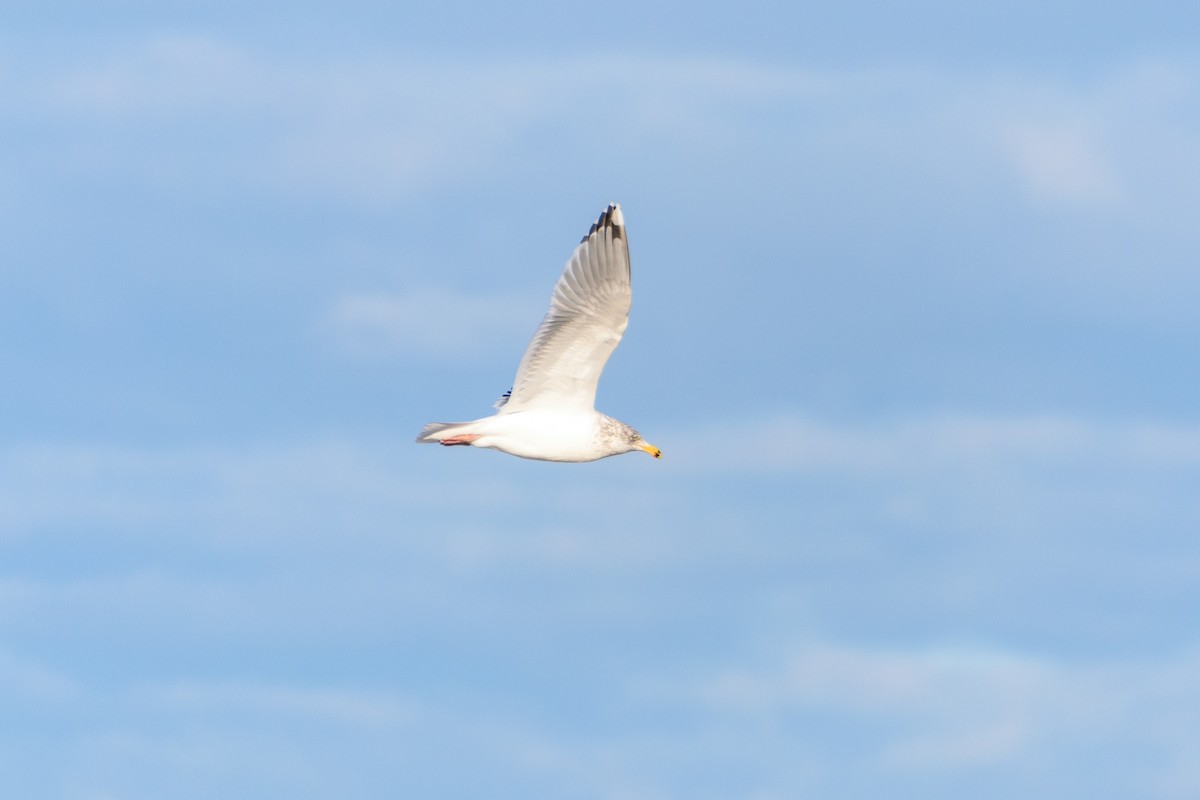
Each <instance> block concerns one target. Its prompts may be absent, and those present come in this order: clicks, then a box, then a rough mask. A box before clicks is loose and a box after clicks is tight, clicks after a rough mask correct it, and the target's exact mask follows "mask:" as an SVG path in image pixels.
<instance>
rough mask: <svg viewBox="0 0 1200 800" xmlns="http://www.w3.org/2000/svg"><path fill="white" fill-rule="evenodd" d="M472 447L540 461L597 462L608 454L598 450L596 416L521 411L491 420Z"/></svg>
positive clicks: (490, 418) (592, 414)
mask: <svg viewBox="0 0 1200 800" xmlns="http://www.w3.org/2000/svg"><path fill="white" fill-rule="evenodd" d="M488 423H489V424H488V425H487V426H486V430H485V431H483V433H482V435H481V436H480V437H479V438H478V439H476V440H475V441H474V442H472V444H474V445H475V446H476V447H487V448H491V449H493V450H499V451H501V452H503V453H508V454H509V455H514V456H519V457H521V458H532V459H538V460H541V461H594V460H595V459H597V458H602V457H603V456H605V455H608V453H606V452H602V451H601V450H600V449H599V448H598V447H597V441H596V415H595V412H593V413H591V414H560V413H543V412H535V411H522V412H518V413H515V414H500V415H497V416H494V417H489V418H488Z"/></svg>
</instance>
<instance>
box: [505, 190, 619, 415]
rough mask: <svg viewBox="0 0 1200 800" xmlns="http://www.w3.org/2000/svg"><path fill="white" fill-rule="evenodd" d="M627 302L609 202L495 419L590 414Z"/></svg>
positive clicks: (615, 214)
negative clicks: (536, 412) (519, 414)
mask: <svg viewBox="0 0 1200 800" xmlns="http://www.w3.org/2000/svg"><path fill="white" fill-rule="evenodd" d="M631 298H632V294H631V292H630V286H629V243H628V240H627V239H626V236H625V220H624V218H623V217H622V215H621V207H620V206H619V205H618V204H616V203H611V204H610V205H609V206H608V208H607V209H605V211H604V213H603V214H601V215H600V218H599V219H597V220H596V222H595V224H593V225H592V229H591V230H590V231H588V235H587V236H585V237H583V241H581V242H580V243H579V246H578V247H576V248H575V252H574V253H572V254H571V258H570V260H568V261H567V265H566V267H565V268H564V269H563V274H562V277H561V278H559V279H558V283H557V284H556V285H555V287H554V295H553V296H552V297H551V298H550V310H549V311H547V312H546V316H545V318H544V319H543V320H542V324H541V325H540V326H538V329H537V333H535V334H534V335H533V340H532V341H530V343H529V347H527V348H526V349H525V355H524V356H523V357H522V358H521V365H520V366H519V367H518V368H517V377H516V379H515V380H514V381H513V387H512V391H511V394H510V396H509V397H508V400H507V402H506V403H502V404H500V411H499V413H501V414H511V413H513V412H516V411H523V410H525V409H530V408H547V409H549V408H553V409H561V410H564V411H578V410H586V411H591V410H592V409H594V408H595V403H596V385H597V384H598V383H599V382H600V373H601V372H602V371H603V370H604V365H605V364H606V363H607V362H608V357H609V356H610V355H612V351H613V350H614V349H616V346H617V343H618V342H620V341H621V335H622V334H624V333H625V326H626V325H627V324H628V323H629V304H630V301H631ZM502 399H503V398H502Z"/></svg>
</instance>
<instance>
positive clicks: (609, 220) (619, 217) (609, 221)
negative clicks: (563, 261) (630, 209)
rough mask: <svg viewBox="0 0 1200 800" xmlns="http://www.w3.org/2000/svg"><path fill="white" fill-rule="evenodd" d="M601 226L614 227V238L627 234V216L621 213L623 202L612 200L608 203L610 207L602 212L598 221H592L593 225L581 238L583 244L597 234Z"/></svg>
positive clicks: (580, 241)
mask: <svg viewBox="0 0 1200 800" xmlns="http://www.w3.org/2000/svg"><path fill="white" fill-rule="evenodd" d="M601 228H612V231H613V238H614V239H621V238H623V237H624V236H625V216H624V215H623V214H622V213H621V204H620V203H617V202H612V203H609V204H608V208H606V209H604V211H603V212H601V214H600V216H599V217H597V218H596V221H595V222H593V223H592V227H591V228H589V229H588V232H587V235H586V236H584V237H583V238H582V239H580V240H579V243H580V244H583V243H584V242H586V241H587V240H588V239H590V238H592V236H594V235H595V233H596V231H598V230H600V229H601Z"/></svg>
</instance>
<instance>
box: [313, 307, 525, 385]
mask: <svg viewBox="0 0 1200 800" xmlns="http://www.w3.org/2000/svg"><path fill="white" fill-rule="evenodd" d="M546 298H547V302H548V298H549V295H547V296H546ZM541 305H542V303H541V302H537V303H535V302H534V301H533V300H532V295H530V296H518V295H513V294H490V295H482V294H479V295H470V294H462V293H456V292H451V291H448V290H445V289H424V290H417V291H413V292H409V293H406V294H383V293H378V292H376V293H370V292H361V293H355V294H348V295H345V296H343V297H341V298H339V299H338V300H336V301H335V302H334V304H333V307H332V308H331V309H330V310H329V311H328V313H327V314H326V317H325V325H326V328H327V330H329V331H330V333H331V334H332V335H333V336H334V337H335V339H336V340H337V342H338V343H339V344H340V345H341V346H342V347H343V348H345V349H346V350H347V351H349V352H350V353H352V354H354V355H358V356H385V355H391V354H394V353H400V354H403V355H405V356H415V357H417V358H420V359H426V360H442V359H447V358H453V359H455V360H470V357H472V356H474V357H479V356H480V355H483V354H490V353H493V352H495V350H496V344H497V342H521V341H524V338H527V337H529V336H532V335H533V331H534V329H535V328H536V326H537V320H538V319H540V314H539V313H538V312H537V311H535V310H534V309H535V308H540V307H541ZM543 310H544V309H543ZM523 337H524V338H523ZM520 347H521V346H520V345H517V348H516V349H514V350H513V352H512V368H513V370H514V372H515V370H516V367H517V362H518V361H519V359H520Z"/></svg>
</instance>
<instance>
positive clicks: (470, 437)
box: [442, 433, 480, 447]
mask: <svg viewBox="0 0 1200 800" xmlns="http://www.w3.org/2000/svg"><path fill="white" fill-rule="evenodd" d="M479 436H480V434H478V433H460V434H459V435H458V436H447V437H446V438H445V439H442V444H444V445H445V446H446V447H450V446H451V445H456V444H470V443H471V442H473V441H475V440H476V439H478V438H479Z"/></svg>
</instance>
